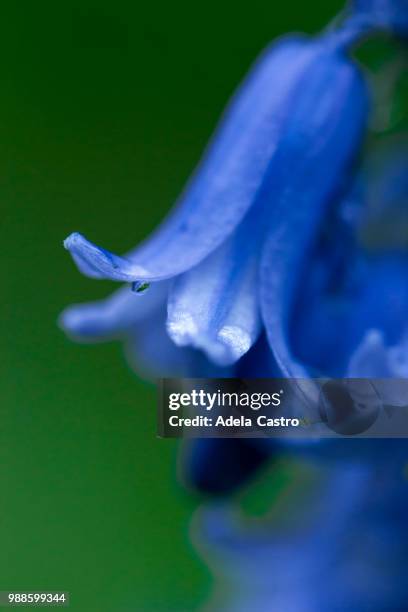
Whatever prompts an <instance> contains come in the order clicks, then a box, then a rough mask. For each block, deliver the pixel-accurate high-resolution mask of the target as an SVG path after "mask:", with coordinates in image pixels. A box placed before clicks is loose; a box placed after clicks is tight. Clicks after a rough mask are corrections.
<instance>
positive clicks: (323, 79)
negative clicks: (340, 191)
mask: <svg viewBox="0 0 408 612" xmlns="http://www.w3.org/2000/svg"><path fill="white" fill-rule="evenodd" d="M366 114H367V97H366V89H365V87H364V84H363V82H362V80H361V77H360V75H359V73H358V71H357V70H356V68H355V67H354V65H353V64H352V63H351V62H350V61H349V60H348V59H347V58H346V57H343V56H342V55H341V54H339V53H335V52H332V53H328V52H327V51H326V53H323V52H322V54H321V57H320V62H319V63H317V62H316V66H315V67H314V70H313V71H312V70H311V71H310V74H309V73H308V83H307V87H305V91H304V95H300V96H299V99H298V105H297V108H296V111H295V112H294V113H293V114H292V119H291V127H290V128H289V133H288V134H287V140H286V143H287V146H286V148H284V149H282V150H281V156H280V159H277V160H275V162H276V163H275V185H274V188H273V186H272V190H273V193H274V206H273V208H271V215H270V229H269V236H268V238H267V241H266V244H265V248H264V253H263V258H262V265H261V308H262V316H263V320H264V323H265V326H266V329H267V333H268V339H269V343H270V346H271V349H272V351H273V353H274V356H275V359H276V361H277V363H278V365H279V367H280V369H281V372H282V373H283V374H284V375H285V376H297V377H304V376H305V375H306V373H305V370H304V369H303V368H302V367H301V366H300V365H299V364H298V363H296V362H295V360H294V359H293V357H292V355H291V351H290V348H289V346H288V326H289V322H290V316H291V313H292V309H293V304H294V297H295V292H296V291H297V289H298V287H299V284H300V279H301V276H302V273H303V271H304V268H305V257H306V256H307V255H308V253H309V251H310V248H311V243H312V241H313V240H314V239H315V238H316V234H317V232H318V228H319V226H320V224H321V222H322V216H323V215H324V214H325V212H326V208H327V206H328V204H329V202H330V197H331V196H332V195H333V192H334V191H335V189H336V186H337V185H338V181H339V179H340V178H341V177H342V176H343V174H344V173H345V170H346V168H347V166H348V165H349V164H350V162H351V161H352V159H353V157H354V156H355V155H356V152H357V150H358V147H359V144H360V141H361V136H362V130H363V127H364V126H365V121H366ZM277 162H279V163H277Z"/></svg>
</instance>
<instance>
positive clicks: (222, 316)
mask: <svg viewBox="0 0 408 612" xmlns="http://www.w3.org/2000/svg"><path fill="white" fill-rule="evenodd" d="M254 225H255V224H254V222H253V221H252V223H251V222H248V223H244V224H242V225H241V226H240V227H239V228H238V230H237V231H236V232H235V233H234V234H233V236H232V237H231V238H229V239H228V240H227V241H226V242H225V243H224V244H223V245H222V246H221V247H219V248H218V249H217V250H216V251H215V252H214V253H212V254H211V255H210V256H209V257H208V258H207V259H205V260H204V261H203V262H201V263H200V264H198V266H195V267H194V268H193V269H192V270H189V271H188V272H186V273H184V274H182V275H181V276H178V277H177V278H176V279H175V280H174V282H173V285H172V288H171V289H170V294H169V302H168V319H167V329H168V332H169V335H170V337H171V338H172V340H173V341H174V342H175V343H176V344H177V345H178V346H189V345H190V346H194V347H195V348H198V349H201V350H203V351H204V352H205V353H206V355H207V356H208V358H209V359H211V360H212V361H214V363H217V364H219V365H229V364H231V363H234V362H235V361H238V359H240V358H241V357H242V355H244V354H245V353H246V352H247V351H248V350H249V349H250V347H251V346H252V345H253V344H254V342H255V341H256V339H257V337H258V335H259V333H260V331H261V318H260V312H259V305H258V291H257V288H258V287H257V286H258V278H257V274H258V265H257V264H258V253H257V251H258V248H257V244H256V242H257V240H256V234H254V233H253V232H252V231H251V230H252V229H254V230H256V228H254ZM258 233H259V232H258ZM252 241H254V242H255V245H254V244H253V242H252Z"/></svg>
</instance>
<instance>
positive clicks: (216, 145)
mask: <svg viewBox="0 0 408 612" xmlns="http://www.w3.org/2000/svg"><path fill="white" fill-rule="evenodd" d="M314 52H315V49H314V45H313V44H308V43H305V42H302V41H300V40H295V39H289V40H288V39H285V40H284V41H282V42H280V43H279V44H278V45H275V46H273V47H272V48H269V49H268V50H267V51H266V52H265V53H264V54H263V55H262V57H261V58H260V60H259V61H258V62H257V64H256V66H255V67H254V69H253V70H252V72H251V73H250V75H249V77H248V78H247V79H246V80H245V82H244V84H243V85H242V87H241V88H240V90H239V91H238V93H237V95H236V96H235V97H234V99H233V101H232V103H231V104H230V106H229V108H228V110H227V112H226V114H225V116H224V118H223V120H222V122H221V124H220V126H219V128H218V130H217V132H216V134H215V137H214V139H213V142H212V143H211V145H210V146H209V148H208V151H207V153H206V155H205V157H204V159H203V161H202V162H201V164H200V166H199V168H198V170H197V172H196V173H195V175H194V176H193V178H192V180H191V181H190V183H189V185H188V186H187V189H186V190H185V193H184V194H183V195H182V197H181V199H180V202H179V205H178V206H177V207H176V209H175V210H174V211H173V212H172V213H171V214H170V216H169V217H168V219H167V220H166V221H165V222H164V223H163V224H162V226H161V227H160V228H159V229H158V230H157V231H156V232H155V233H154V234H153V236H152V237H151V238H150V239H149V240H147V241H146V242H145V243H142V245H141V246H140V247H138V248H137V249H135V250H134V251H132V252H130V253H129V254H128V255H127V256H126V257H118V256H117V255H114V254H112V253H110V252H108V251H106V250H105V249H102V248H100V247H97V246H95V245H94V244H93V243H91V242H89V241H88V240H86V239H85V238H84V237H83V236H81V235H80V234H77V233H74V234H72V235H71V236H69V237H68V238H67V240H66V241H65V248H67V249H68V250H69V251H70V252H71V253H72V256H73V258H74V260H75V262H76V263H77V265H78V266H79V268H80V270H81V271H82V272H83V273H84V274H87V275H88V276H92V277H96V276H98V275H100V276H101V277H103V278H109V279H112V280H118V281H125V282H132V281H137V280H160V279H164V278H169V277H172V276H175V275H177V274H180V273H181V272H184V271H185V270H188V269H189V268H191V267H192V266H194V265H196V264H197V263H199V262H200V261H202V260H203V259H204V258H205V257H206V256H207V255H209V253H211V252H212V251H213V250H214V249H215V248H217V247H218V246H219V245H220V244H221V243H222V242H223V241H224V239H225V238H226V237H227V236H228V235H229V234H231V233H232V232H233V230H234V229H235V227H236V226H237V225H238V224H239V222H240V221H241V220H242V218H243V217H244V215H245V213H246V212H247V211H248V209H249V208H250V207H251V205H252V204H253V203H254V200H255V199H256V197H257V194H258V192H259V190H260V188H261V187H262V184H263V181H264V178H265V174H266V173H267V170H268V166H269V165H270V161H271V158H273V157H274V155H275V152H276V151H277V149H278V148H279V143H280V140H281V138H282V137H283V136H284V134H285V126H286V121H287V120H288V119H289V118H290V117H291V113H292V111H293V108H294V107H295V106H296V104H297V100H296V96H295V95H294V92H295V90H297V87H298V85H299V79H300V77H301V76H302V75H303V73H304V69H305V66H307V65H308V63H309V62H310V59H311V56H313V54H314Z"/></svg>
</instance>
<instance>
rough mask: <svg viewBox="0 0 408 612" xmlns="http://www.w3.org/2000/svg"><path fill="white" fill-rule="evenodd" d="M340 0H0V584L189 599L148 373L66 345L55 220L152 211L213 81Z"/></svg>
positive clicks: (116, 601) (81, 289)
mask: <svg viewBox="0 0 408 612" xmlns="http://www.w3.org/2000/svg"><path fill="white" fill-rule="evenodd" d="M341 5H342V2H341V0H336V1H335V0H320V1H317V0H315V1H314V2H308V3H305V2H304V0H292V1H291V2H286V3H285V2H283V3H282V2H265V1H264V0H262V1H261V0H253V1H252V2H251V3H248V2H236V1H234V2H232V1H225V0H224V1H223V0H221V1H220V0H217V1H214V0H209V1H208V2H206V3H202V4H200V3H199V4H197V3H191V2H186V1H182V2H176V3H174V2H171V3H169V2H162V1H159V2H155V3H137V2H130V1H123V0H117V1H116V2H114V3H110V2H104V1H101V0H98V2H91V1H90V0H81V1H80V2H79V1H71V2H63V3H61V2H51V1H48V2H35V3H33V2H32V3H14V4H13V3H8V4H7V6H3V7H2V15H1V21H0V50H1V83H2V86H1V95H0V198H1V207H2V211H3V212H2V215H1V223H0V232H1V247H2V256H1V259H0V266H1V316H0V326H1V339H2V359H1V363H2V366H3V367H2V376H1V403H0V417H1V418H0V493H1V505H0V508H1V510H0V590H6V589H18V590H34V589H35V590H41V589H43V590H47V589H63V590H68V591H70V592H71V597H72V604H71V607H72V609H74V610H78V611H86V612H89V611H94V610H95V611H98V612H104V611H105V610H106V611H113V612H116V611H127V610H137V611H142V612H143V611H152V612H153V611H154V612H161V611H163V612H167V611H172V610H177V612H183V611H188V610H194V609H195V608H196V607H197V605H198V604H199V603H200V601H202V600H203V599H204V598H205V596H206V593H207V591H208V588H209V582H210V581H209V575H208V573H207V571H206V569H205V567H204V566H203V565H202V564H201V562H200V561H199V559H198V558H197V556H196V555H195V553H194V551H193V550H192V548H191V547H190V544H189V542H188V525H189V519H190V515H191V512H192V510H193V508H194V507H195V504H196V503H197V502H196V500H194V499H190V498H189V496H188V495H187V494H186V493H185V492H184V491H183V490H182V489H181V488H180V487H179V485H178V484H177V482H176V478H175V460H176V446H175V444H174V443H173V441H170V440H160V439H157V438H156V434H155V424H156V406H155V401H156V398H155V389H154V387H153V386H152V385H149V384H147V383H145V382H143V381H141V380H139V379H138V378H137V377H136V376H135V375H133V374H132V373H131V372H130V371H129V370H128V368H127V367H126V366H125V365H124V359H123V357H122V352H121V347H120V346H119V345H117V344H107V345H100V346H98V347H92V346H77V345H74V344H71V343H70V342H69V341H68V340H66V339H65V337H64V336H63V334H62V333H61V332H60V331H59V330H58V329H57V327H56V318H57V315H58V313H59V312H60V311H61V309H62V308H63V307H64V306H65V305H67V304H69V303H71V302H77V301H85V300H88V299H94V298H98V297H102V296H104V295H105V294H107V293H108V292H109V291H110V290H111V288H112V285H111V284H109V283H107V282H101V281H99V282H96V281H91V280H89V279H86V278H83V277H81V276H80V275H79V273H78V272H77V270H76V269H75V268H74V265H73V264H72V262H71V259H70V257H69V256H68V254H67V253H66V252H65V251H64V250H63V248H62V240H63V238H64V237H65V236H66V235H67V234H69V233H70V232H71V231H73V230H78V231H80V232H83V233H84V234H85V235H86V236H88V237H89V238H90V239H91V240H95V241H96V242H97V243H101V244H103V245H105V246H107V247H109V248H111V249H112V250H113V251H117V252H121V251H122V252H123V251H125V250H127V249H128V248H130V247H132V246H133V245H135V244H136V243H137V242H138V241H139V240H141V239H142V238H143V237H144V236H146V234H147V233H149V232H150V231H151V230H152V228H154V227H155V225H156V224H157V223H158V222H159V221H160V219H161V218H162V217H163V215H164V213H165V212H166V211H167V210H168V209H169V207H170V206H171V204H172V203H173V201H174V200H175V198H176V196H177V195H178V193H179V192H180V190H181V188H182V186H183V184H184V183H185V181H186V179H187V177H188V176H189V174H190V172H191V170H192V169H193V167H194V165H195V163H196V162H197V160H198V158H199V155H200V152H201V151H202V148H203V146H204V144H205V142H206V141H207V139H208V137H209V135H210V133H211V131H212V129H213V127H214V125H215V122H216V120H217V118H218V116H219V114H220V112H221V110H222V108H223V106H224V104H225V102H226V100H227V99H228V97H229V95H230V94H231V92H232V90H233V89H234V88H235V86H236V84H237V82H238V81H239V80H240V79H241V78H242V76H243V75H244V73H245V71H246V70H247V68H248V66H249V64H250V63H251V62H252V60H253V59H254V58H255V56H256V55H257V53H258V52H259V51H260V50H261V49H262V47H264V46H265V45H266V44H267V43H268V42H269V41H270V40H271V39H273V38H274V37H276V36H277V35H280V34H282V33H283V32H286V31H292V30H302V31H306V32H315V31H317V30H319V29H320V28H321V27H322V26H323V25H324V24H325V23H326V22H327V21H328V20H329V19H330V16H331V15H334V14H335V12H336V11H337V10H339V8H340V7H341Z"/></svg>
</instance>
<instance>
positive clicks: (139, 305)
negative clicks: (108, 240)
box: [59, 281, 169, 341]
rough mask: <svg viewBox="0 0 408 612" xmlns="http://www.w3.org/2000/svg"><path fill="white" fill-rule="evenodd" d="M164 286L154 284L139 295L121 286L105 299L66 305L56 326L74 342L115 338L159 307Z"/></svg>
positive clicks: (163, 293) (163, 294)
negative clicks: (58, 325)
mask: <svg viewBox="0 0 408 612" xmlns="http://www.w3.org/2000/svg"><path fill="white" fill-rule="evenodd" d="M168 287H169V285H168V282H167V281H162V282H159V283H155V284H154V285H153V286H152V287H151V288H150V289H149V290H148V291H147V292H146V293H144V294H143V295H138V294H137V293H134V292H133V291H131V290H130V287H128V286H125V287H122V288H121V289H119V290H118V291H115V293H113V294H112V295H110V296H109V297H108V298H107V299H104V300H100V301H98V302H89V303H84V304H73V305H72V306H69V307H68V308H66V309H65V310H64V311H63V312H62V314H61V316H60V318H59V324H60V326H61V327H62V329H63V330H64V331H65V332H67V334H69V335H70V336H72V337H73V338H74V339H75V340H78V341H92V340H106V339H109V338H114V337H117V336H118V335H121V334H123V333H124V332H126V331H128V330H129V329H131V328H132V327H134V326H135V325H138V324H140V323H142V322H143V321H144V320H145V319H146V318H148V317H149V316H150V315H151V313H152V312H154V311H156V310H157V309H158V308H159V306H160V305H163V304H164V303H165V300H166V297H167V293H168Z"/></svg>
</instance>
